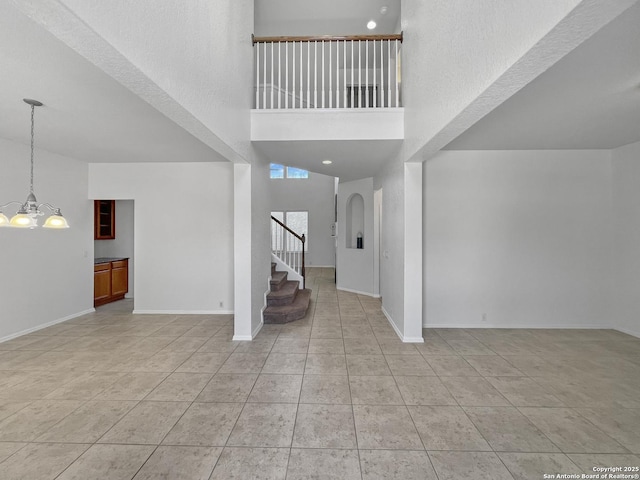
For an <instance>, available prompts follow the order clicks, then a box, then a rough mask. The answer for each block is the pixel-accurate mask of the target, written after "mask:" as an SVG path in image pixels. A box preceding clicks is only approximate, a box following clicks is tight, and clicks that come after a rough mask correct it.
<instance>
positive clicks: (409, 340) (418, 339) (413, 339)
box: [382, 307, 424, 343]
mask: <svg viewBox="0 0 640 480" xmlns="http://www.w3.org/2000/svg"><path fill="white" fill-rule="evenodd" d="M382 313H384V316H385V317H387V320H388V321H389V323H390V324H391V326H392V327H393V329H394V330H395V332H396V335H398V337H400V340H402V341H403V342H404V343H424V338H422V337H405V336H404V335H403V334H402V332H400V329H399V328H398V326H397V325H396V322H394V321H393V319H392V318H391V315H389V312H387V311H386V310H385V308H384V307H382Z"/></svg>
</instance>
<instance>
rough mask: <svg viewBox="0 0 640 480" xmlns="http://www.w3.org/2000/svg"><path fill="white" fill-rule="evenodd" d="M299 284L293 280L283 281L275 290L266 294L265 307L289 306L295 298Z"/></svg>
mask: <svg viewBox="0 0 640 480" xmlns="http://www.w3.org/2000/svg"><path fill="white" fill-rule="evenodd" d="M299 285H300V284H299V283H298V282H297V281H293V280H285V281H284V282H282V284H281V285H280V288H278V289H277V290H272V291H271V292H269V293H268V294H267V306H269V307H277V306H282V305H290V304H291V303H293V301H294V300H295V298H296V294H297V293H298V290H299V288H300V287H299Z"/></svg>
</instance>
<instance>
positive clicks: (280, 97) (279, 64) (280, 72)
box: [278, 42, 282, 108]
mask: <svg viewBox="0 0 640 480" xmlns="http://www.w3.org/2000/svg"><path fill="white" fill-rule="evenodd" d="M281 60H282V56H281V54H280V42H278V108H281V105H282V103H281V101H282V88H281V86H282V80H281V79H282V65H281Z"/></svg>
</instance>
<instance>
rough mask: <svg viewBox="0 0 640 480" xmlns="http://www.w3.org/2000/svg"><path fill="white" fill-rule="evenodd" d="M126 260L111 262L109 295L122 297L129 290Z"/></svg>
mask: <svg viewBox="0 0 640 480" xmlns="http://www.w3.org/2000/svg"><path fill="white" fill-rule="evenodd" d="M128 267H129V265H128V260H120V261H118V262H111V296H113V297H120V296H122V297H124V294H125V293H127V292H128V291H129V268H128Z"/></svg>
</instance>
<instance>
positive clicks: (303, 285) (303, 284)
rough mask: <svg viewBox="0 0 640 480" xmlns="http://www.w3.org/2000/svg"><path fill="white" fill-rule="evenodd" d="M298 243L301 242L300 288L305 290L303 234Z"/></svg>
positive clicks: (304, 239) (304, 240)
mask: <svg viewBox="0 0 640 480" xmlns="http://www.w3.org/2000/svg"><path fill="white" fill-rule="evenodd" d="M300 241H301V242H302V272H301V275H302V288H307V287H306V277H305V276H304V242H306V238H305V236H304V233H303V234H302V237H301V238H300Z"/></svg>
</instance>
